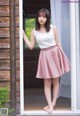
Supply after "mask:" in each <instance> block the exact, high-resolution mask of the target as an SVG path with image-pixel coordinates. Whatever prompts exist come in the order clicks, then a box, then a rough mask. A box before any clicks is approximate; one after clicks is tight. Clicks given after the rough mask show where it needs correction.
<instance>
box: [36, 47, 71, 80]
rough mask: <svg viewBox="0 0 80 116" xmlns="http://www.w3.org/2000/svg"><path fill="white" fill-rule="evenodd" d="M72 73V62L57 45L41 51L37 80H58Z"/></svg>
mask: <svg viewBox="0 0 80 116" xmlns="http://www.w3.org/2000/svg"><path fill="white" fill-rule="evenodd" d="M68 71H70V62H69V60H68V58H67V56H66V55H65V53H64V51H63V50H62V49H61V48H59V47H58V46H57V45H56V46H52V47H49V48H44V49H41V50H40V54H39V61H38V69H37V74H36V78H39V79H50V78H57V77H60V76H61V75H63V74H64V73H66V72H68Z"/></svg>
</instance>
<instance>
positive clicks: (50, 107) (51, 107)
mask: <svg viewBox="0 0 80 116" xmlns="http://www.w3.org/2000/svg"><path fill="white" fill-rule="evenodd" d="M47 112H48V113H49V114H51V113H52V112H53V106H52V105H51V106H48V110H47Z"/></svg>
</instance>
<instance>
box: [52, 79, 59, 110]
mask: <svg viewBox="0 0 80 116" xmlns="http://www.w3.org/2000/svg"><path fill="white" fill-rule="evenodd" d="M58 94H59V77H58V78H55V79H53V100H52V105H53V109H54V106H55V105H56V101H57V98H58Z"/></svg>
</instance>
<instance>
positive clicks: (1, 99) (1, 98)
mask: <svg viewBox="0 0 80 116" xmlns="http://www.w3.org/2000/svg"><path fill="white" fill-rule="evenodd" d="M9 92H10V89H9V87H1V88H0V108H8V114H11V113H12V112H13V111H14V109H12V108H10V106H9ZM0 116H2V114H0Z"/></svg>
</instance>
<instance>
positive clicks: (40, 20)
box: [23, 8, 70, 113]
mask: <svg viewBox="0 0 80 116" xmlns="http://www.w3.org/2000/svg"><path fill="white" fill-rule="evenodd" d="M23 38H24V41H25V43H26V44H27V46H28V47H29V48H30V49H31V50H32V49H33V48H34V46H35V43H36V42H37V43H38V45H39V47H40V49H41V50H40V55H39V61H38V69H37V74H36V78H39V79H43V80H44V93H45V97H46V100H47V103H48V105H47V106H46V107H44V110H45V111H46V112H48V113H52V112H53V110H54V106H55V105H56V101H57V97H58V92H59V78H60V76H61V75H63V74H64V73H65V72H68V71H69V70H70V63H69V60H68V58H67V56H66V55H65V53H64V52H63V50H62V47H61V44H60V42H59V37H58V32H57V28H56V27H55V26H53V25H50V13H49V11H48V10H47V9H45V8H43V9H41V10H40V11H39V12H38V14H37V17H36V28H35V29H33V30H32V32H31V40H30V41H29V40H28V38H27V36H26V35H25V32H24V31H23ZM51 85H53V93H54V94H53V99H51Z"/></svg>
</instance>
